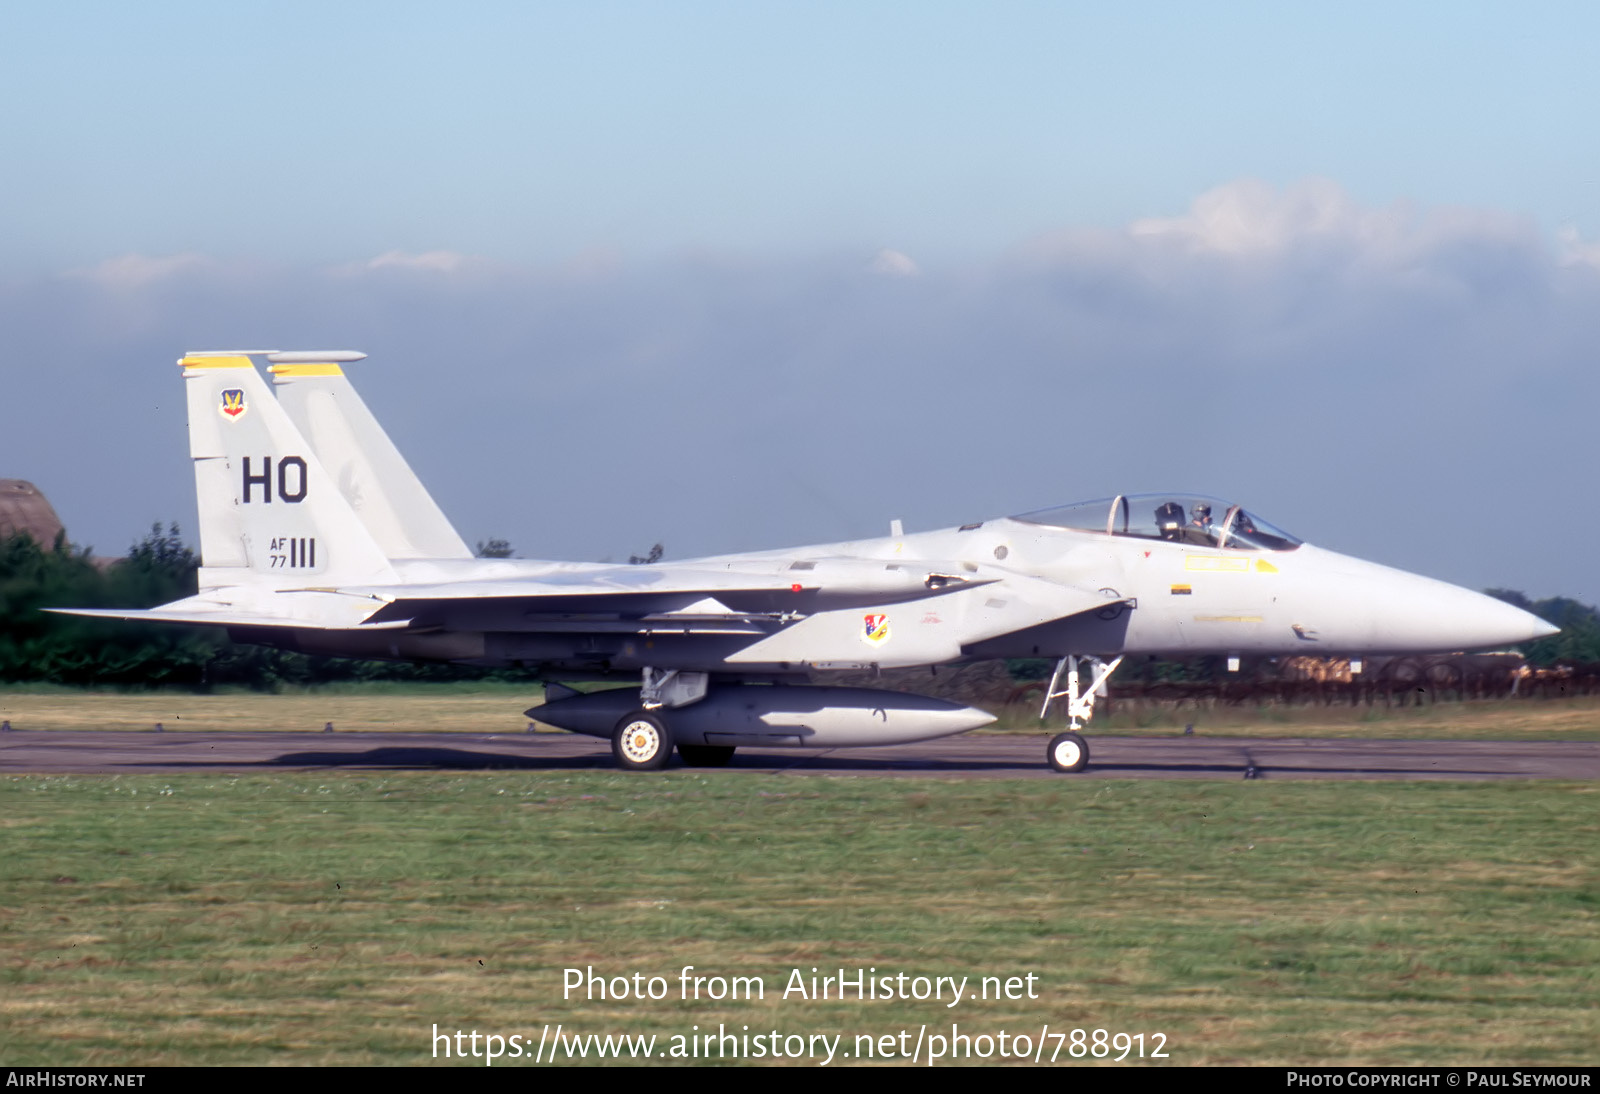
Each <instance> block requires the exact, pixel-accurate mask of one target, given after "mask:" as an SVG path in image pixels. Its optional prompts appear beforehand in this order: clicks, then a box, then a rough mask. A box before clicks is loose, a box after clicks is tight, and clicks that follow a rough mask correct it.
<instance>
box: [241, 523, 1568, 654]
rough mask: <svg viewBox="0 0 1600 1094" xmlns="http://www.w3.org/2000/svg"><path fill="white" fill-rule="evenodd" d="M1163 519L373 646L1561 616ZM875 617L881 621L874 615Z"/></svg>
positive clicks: (1238, 642) (1029, 632) (1255, 636)
mask: <svg viewBox="0 0 1600 1094" xmlns="http://www.w3.org/2000/svg"><path fill="white" fill-rule="evenodd" d="M1119 500H1120V499H1119ZM1230 516H1231V514H1230ZM1146 531H1147V534H1139V531H1138V529H1134V530H1133V531H1129V532H1127V533H1119V532H1116V531H1110V532H1108V531H1102V530H1098V529H1084V528H1072V527H1061V526H1057V525H1055V524H1052V523H1049V522H1048V521H1042V520H1039V519H1029V518H1026V517H1025V518H1015V517H1006V518H1000V519H995V520H988V521H982V522H975V523H973V524H968V525H963V526H961V527H959V528H951V529H943V530H939V531H932V532H923V533H917V534H912V535H901V536H888V537H881V538H876V539H867V540H853V541H846V542H839V543H827V544H816V545H811V546H804V547H795V548H785V549H780V550H773V551H760V552H753V553H744V554H736V555H720V556H710V557H705V558H699V559H689V560H685V561H673V562H671V563H659V564H655V565H654V566H649V565H646V566H639V567H630V568H628V576H629V577H630V578H633V579H635V580H637V582H638V583H639V585H640V587H641V588H642V589H646V590H648V588H649V585H650V580H651V577H652V576H653V575H652V573H651V571H652V570H656V571H659V572H660V573H662V574H663V575H665V574H677V573H681V572H683V571H693V572H697V573H704V574H728V575H745V576H749V575H762V576H767V575H770V576H772V577H774V578H776V579H778V583H780V584H781V582H782V581H785V580H790V579H792V581H793V585H792V588H791V589H790V591H789V592H778V593H766V594H763V595H761V596H754V595H751V594H741V595H736V596H727V597H724V598H723V599H722V600H715V599H713V600H711V601H707V600H705V599H701V600H699V601H697V602H694V603H691V602H690V601H691V600H694V598H688V597H684V596H681V595H678V596H673V595H663V597H662V598H661V599H660V601H659V602H657V603H652V604H650V605H648V608H649V610H648V611H644V612H642V613H638V614H635V613H613V614H612V615H610V616H606V615H603V614H602V615H597V614H596V613H592V612H585V611H584V610H582V609H583V606H582V605H581V604H576V603H574V604H571V605H566V606H564V607H563V606H561V605H555V606H553V609H552V610H551V611H548V612H542V613H539V614H538V616H537V617H535V616H534V615H533V614H531V613H528V612H526V611H523V610H522V609H520V608H515V607H497V606H496V605H495V604H494V603H492V602H490V601H480V600H474V599H470V598H464V599H461V600H459V602H456V603H452V604H446V605H444V606H441V607H440V608H438V610H437V613H436V614H435V615H434V616H433V617H430V618H427V619H423V620H419V621H418V623H419V625H418V626H417V627H416V628H414V630H415V632H416V633H410V632H407V631H393V632H388V633H384V634H373V635H370V636H366V638H365V640H366V641H368V642H370V643H371V644H372V646H373V648H372V649H371V650H370V651H368V655H369V656H377V657H383V656H391V657H421V658H429V659H433V658H442V659H448V660H459V661H471V662H477V663H485V664H523V665H526V666H528V667H534V666H542V667H545V668H547V669H549V670H552V671H553V672H555V673H556V674H560V673H562V672H565V673H566V674H568V675H572V676H577V675H586V674H589V673H602V674H607V675H609V674H611V673H614V672H632V671H636V670H638V669H640V668H642V667H643V666H647V665H648V666H655V667H659V668H679V669H685V670H697V671H710V672H713V673H718V674H721V675H736V676H746V677H760V676H765V677H770V678H781V677H787V676H795V675H799V674H803V673H806V672H808V671H810V670H812V669H817V668H822V669H828V668H862V667H895V666H906V665H917V664H938V663H943V662H946V661H950V660H959V659H963V658H970V659H981V658H996V657H1062V656H1066V655H1068V654H1093V655H1101V656H1115V655H1117V654H1165V655H1174V656H1193V655H1198V654H1253V655H1297V654H1311V655H1318V656H1357V657H1359V656H1367V655H1382V654H1406V653H1422V652H1445V651H1453V650H1464V649H1487V648H1496V647H1504V646H1508V645H1513V644H1516V643H1518V642H1524V641H1528V640H1531V639H1533V638H1537V637H1540V636H1542V635H1546V634H1550V633H1553V631H1554V628H1552V627H1550V626H1549V625H1548V624H1546V623H1545V622H1544V621H1543V620H1540V619H1538V618H1537V617H1535V616H1533V615H1530V614H1529V613H1527V612H1523V611H1521V610H1519V609H1517V608H1515V607H1512V606H1511V605H1508V604H1505V603H1503V602H1501V601H1498V600H1495V599H1494V598H1492V597H1488V596H1484V595H1483V594H1480V593H1476V592H1472V591H1471V590H1467V589H1463V588H1460V587H1458V586H1454V585H1450V584H1447V583H1445V582H1442V581H1436V580H1433V579H1430V578H1425V577H1420V576H1418V575H1415V574H1410V573H1406V572H1404V571H1401V570H1396V569H1393V568H1391V567H1387V566H1382V565H1379V564H1376V563H1372V562H1366V561H1364V560H1361V559H1358V558H1353V557H1350V556H1347V555H1341V554H1338V553H1335V552H1333V551H1328V550H1325V549H1322V548H1318V547H1315V546H1312V545H1310V544H1305V543H1301V542H1300V541H1298V540H1295V539H1293V538H1292V537H1278V538H1274V537H1270V536H1266V535H1258V536H1257V537H1256V538H1255V542H1254V543H1249V542H1248V541H1247V540H1244V539H1240V540H1238V541H1235V540H1233V539H1232V538H1231V537H1228V536H1226V535H1218V534H1215V533H1213V534H1212V535H1211V536H1210V537H1209V542H1207V541H1206V537H1202V536H1199V535H1194V534H1192V533H1191V534H1190V535H1188V536H1176V537H1173V538H1163V537H1162V535H1161V534H1160V533H1159V531H1158V530H1155V529H1150V530H1146ZM1235 542H1238V543H1239V544H1240V545H1235ZM1263 544H1266V545H1267V546H1263ZM395 568H396V571H397V573H398V574H399V576H400V578H401V582H402V584H403V585H404V586H412V587H417V586H431V587H444V586H449V585H453V584H456V583H461V582H485V581H493V582H502V583H504V582H510V583H515V582H517V581H519V580H527V581H549V580H552V579H559V578H560V577H561V576H562V575H570V576H580V577H581V576H583V575H587V574H592V573H596V572H599V571H605V570H611V571H613V572H615V570H616V567H612V566H608V565H606V564H585V563H565V562H540V561H534V560H518V559H505V560H446V561H437V562H433V561H398V562H396V563H395ZM1058 589H1059V590H1064V591H1065V590H1072V591H1076V592H1078V593H1079V594H1080V595H1081V594H1084V593H1087V594H1089V595H1091V596H1092V597H1093V598H1096V599H1095V602H1092V603H1087V604H1085V605H1083V607H1084V608H1086V610H1074V611H1072V612H1071V614H1066V615H1064V616H1057V615H1053V614H1052V612H1053V611H1060V610H1061V609H1059V608H1052V607H1051V606H1050V605H1049V604H1040V603H1039V600H1040V594H1041V593H1045V592H1052V591H1054V590H1058ZM1045 599H1047V600H1048V599H1049V598H1048V597H1047V598H1045ZM724 600H725V601H726V603H724V602H723V601H724ZM995 605H1000V607H999V608H996V607H995ZM1030 611H1031V612H1032V613H1033V614H1032V615H1029V614H1028V613H1029V612H1030ZM1019 612H1020V613H1021V614H1017V613H1019ZM719 613H720V618H719ZM997 613H998V615H997ZM1007 613H1010V614H1007ZM808 615H817V616H819V617H826V616H828V615H837V616H839V617H840V619H839V622H838V625H837V626H836V627H834V628H832V629H831V630H830V629H827V628H825V627H823V626H822V625H821V622H820V620H819V621H818V622H816V623H815V625H812V626H811V630H810V631H809V632H803V631H801V630H800V629H799V628H797V627H793V621H794V619H795V618H799V617H804V616H808ZM996 619H998V620H999V622H998V623H997V622H995V620H996ZM874 624H875V625H877V626H878V627H879V637H878V638H877V640H871V635H870V633H869V632H870V630H871V627H872V626H873V625H874ZM778 632H788V633H786V634H783V635H779V633H778ZM244 637H251V638H252V639H253V640H263V639H262V638H261V637H260V636H254V635H252V636H244ZM282 637H287V636H282ZM351 637H352V636H351V635H349V634H348V633H345V634H341V635H337V636H335V635H328V634H319V633H318V632H314V631H302V632H297V640H296V641H295V642H294V645H296V646H297V647H298V648H302V649H307V650H316V649H318V648H319V647H322V646H323V645H326V648H327V650H328V652H346V653H349V652H351V651H350V650H349V645H348V644H349V642H350V640H351ZM765 651H770V653H769V652H765Z"/></svg>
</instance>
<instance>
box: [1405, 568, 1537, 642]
mask: <svg viewBox="0 0 1600 1094" xmlns="http://www.w3.org/2000/svg"><path fill="white" fill-rule="evenodd" d="M1423 580H1424V581H1426V579H1423ZM1413 595H1414V599H1413V600H1412V603H1411V605H1410V606H1409V607H1410V609H1411V611H1412V612H1413V613H1414V614H1415V620H1414V623H1415V625H1416V627H1417V629H1418V630H1421V631H1422V632H1424V633H1423V635H1422V636H1421V637H1423V644H1424V645H1428V646H1432V647H1433V648H1436V649H1442V648H1450V649H1463V650H1481V649H1498V648H1500V647H1504V646H1515V645H1518V644H1520V643H1523V642H1532V641H1533V640H1534V639H1536V638H1544V637H1546V636H1548V635H1552V634H1555V633H1557V632H1558V631H1559V630H1560V628H1559V627H1552V626H1551V625H1550V624H1549V623H1546V622H1545V621H1544V620H1543V619H1540V618H1539V617H1538V616H1536V615H1534V614H1533V613H1532V612H1525V611H1523V610H1522V609H1521V608H1519V607H1517V606H1516V605H1514V604H1507V603H1506V602H1505V601H1503V600H1496V599H1495V598H1494V597H1492V596H1485V595H1484V594H1483V593H1475V592H1473V591H1472V590H1470V589H1463V588H1461V587H1459V586H1456V585H1447V584H1445V583H1444V582H1442V581H1426V584H1425V585H1424V586H1421V587H1418V588H1416V589H1415V590H1414V594H1413Z"/></svg>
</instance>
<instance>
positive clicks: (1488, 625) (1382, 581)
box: [1302, 545, 1559, 653]
mask: <svg viewBox="0 0 1600 1094" xmlns="http://www.w3.org/2000/svg"><path fill="white" fill-rule="evenodd" d="M1308 546H1309V545H1308ZM1302 550H1305V548H1302ZM1307 558H1308V560H1309V561H1313V562H1315V563H1317V564H1318V565H1319V566H1322V567H1324V569H1323V571H1322V577H1321V578H1320V579H1319V581H1318V584H1317V588H1316V596H1317V597H1318V600H1319V603H1320V608H1319V610H1318V611H1317V612H1316V613H1315V615H1313V613H1310V612H1308V613H1307V619H1306V620H1305V621H1304V622H1306V623H1307V625H1308V626H1316V625H1317V624H1316V623H1315V619H1317V618H1326V619H1327V620H1328V621H1329V623H1328V625H1327V626H1325V627H1323V628H1322V629H1320V630H1318V631H1316V632H1315V633H1316V634H1317V635H1318V639H1319V641H1321V642H1322V643H1324V644H1325V645H1327V646H1329V647H1333V646H1341V645H1348V646H1349V647H1350V648H1351V649H1365V650H1368V651H1371V652H1374V653H1448V652H1450V651H1452V650H1492V649H1503V648H1505V647H1507V646H1515V645H1518V644H1520V643H1523V642H1532V641H1533V640H1534V639H1537V638H1544V637H1547V636H1549V635H1552V634H1555V633H1557V631H1558V630H1559V628H1557V627H1552V626H1551V625H1550V624H1549V623H1546V622H1545V621H1544V620H1543V619H1540V618H1539V617H1538V616H1536V615H1534V614H1533V613H1531V612H1525V611H1523V610H1522V609H1521V608H1518V607H1516V606H1515V605H1513V604H1507V603H1506V602H1505V601H1503V600H1497V599H1495V598H1494V597H1492V596H1486V595H1484V594H1483V593H1476V592H1473V591H1472V590H1471V589H1463V588H1461V587H1460V586H1459V585H1451V584H1448V583H1447V582H1443V581H1436V580H1434V579H1433V578H1428V577H1421V576H1419V575H1417V574H1410V573H1406V572H1405V571H1404V570H1395V569H1391V568H1389V567H1387V566H1380V565H1378V564H1377V563H1372V562H1364V561H1362V560H1360V559H1353V558H1349V557H1347V556H1343V555H1335V554H1333V553H1332V552H1321V551H1308V552H1307Z"/></svg>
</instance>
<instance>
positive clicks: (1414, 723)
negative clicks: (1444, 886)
mask: <svg viewBox="0 0 1600 1094" xmlns="http://www.w3.org/2000/svg"><path fill="white" fill-rule="evenodd" d="M542 699H543V691H542V688H541V687H540V685H538V684H484V683H472V684H421V685H419V684H389V683H378V684H344V685H330V686H327V687H322V688H315V689H307V690H302V691H288V692H283V693H279V694H262V693H259V692H246V691H237V692H219V693H215V694H199V695H197V694H194V693H192V692H183V691H133V692H118V691H85V690H77V689H71V688H39V687H26V688H22V687H10V688H0V719H4V720H6V721H9V722H10V723H11V724H12V727H13V728H15V729H19V730H34V729H45V730H61V729H68V730H83V729H114V730H148V729H150V728H151V727H153V726H154V725H155V724H156V723H157V722H159V723H161V724H162V726H163V727H164V728H165V729H167V730H180V729H194V730H205V731H212V732H216V731H225V730H253V731H262V730H267V731H278V730H299V731H302V732H306V731H315V730H320V729H321V728H322V727H323V726H324V725H325V724H326V723H328V722H332V723H333V724H334V728H335V729H337V730H339V731H340V732H363V731H385V732H396V731H419V732H432V733H437V732H467V733H520V732H522V731H524V730H525V729H526V728H527V725H528V720H527V718H525V717H524V716H523V713H522V712H523V711H524V710H526V709H528V708H529V707H531V706H534V705H535V704H537V703H539V702H541V701H542ZM980 705H982V704H980ZM996 713H998V714H1000V715H1001V720H1000V722H999V723H998V726H997V730H996V731H1000V732H1028V733H1040V732H1042V729H1041V728H1040V726H1039V721H1038V718H1037V713H1038V708H1037V707H1027V708H1024V707H1021V706H1014V707H1011V708H1009V709H998V710H996ZM1062 721H1064V714H1063V713H1062V712H1061V711H1059V710H1058V711H1056V712H1053V714H1052V723H1053V724H1055V723H1061V722H1062ZM1186 725H1193V726H1194V727H1195V732H1197V733H1201V734H1204V735H1208V736H1214V737H1221V736H1247V737H1364V738H1434V739H1438V738H1454V739H1468V740H1514V739H1523V740H1538V739H1551V740H1577V741H1597V740H1600V698H1583V697H1580V698H1573V699H1542V700H1493V701H1479V702H1444V703H1430V704H1426V705H1423V706H1407V707H1388V708H1386V707H1382V706H1372V707H1368V706H1359V707H1351V706H1338V705H1335V706H1329V707H1322V706H1300V707H1284V706H1248V707H1247V706H1228V705H1225V704H1219V705H1215V706H1200V707H1196V706H1193V705H1184V706H1178V707H1174V706H1171V705H1165V706H1159V707H1140V706H1135V705H1133V704H1120V705H1119V704H1113V705H1112V706H1111V708H1110V709H1109V710H1103V711H1102V713H1100V714H1098V715H1097V716H1096V718H1095V720H1094V724H1093V726H1092V731H1093V732H1094V733H1098V734H1108V735H1116V736H1170V735H1172V734H1174V733H1181V732H1183V728H1184V726H1186Z"/></svg>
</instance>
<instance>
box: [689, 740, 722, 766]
mask: <svg viewBox="0 0 1600 1094" xmlns="http://www.w3.org/2000/svg"><path fill="white" fill-rule="evenodd" d="M678 755H679V757H681V758H682V760H683V762H684V763H686V764H688V765H689V766H690V767H727V766H728V761H729V760H731V759H733V746H732V745H679V746H678Z"/></svg>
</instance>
